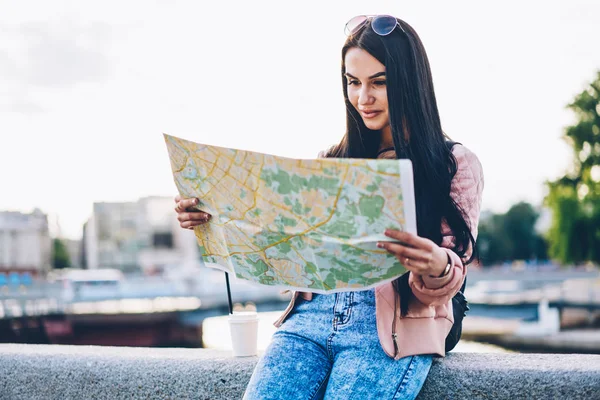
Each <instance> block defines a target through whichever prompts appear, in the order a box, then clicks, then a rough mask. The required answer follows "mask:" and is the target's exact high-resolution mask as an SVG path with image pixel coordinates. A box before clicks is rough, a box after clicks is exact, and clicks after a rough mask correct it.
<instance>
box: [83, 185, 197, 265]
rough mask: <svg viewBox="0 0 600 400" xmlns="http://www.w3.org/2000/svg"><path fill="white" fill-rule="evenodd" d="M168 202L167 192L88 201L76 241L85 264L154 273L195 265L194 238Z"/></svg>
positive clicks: (195, 244)
mask: <svg viewBox="0 0 600 400" xmlns="http://www.w3.org/2000/svg"><path fill="white" fill-rule="evenodd" d="M173 206H174V203H173V199H172V198H171V197H158V196H152V197H144V198H141V199H139V200H138V201H136V202H122V203H105V202H101V203H94V205H93V212H92V216H91V217H90V219H89V220H88V221H87V223H86V224H85V226H84V234H83V240H82V249H83V250H82V251H83V252H84V254H83V255H82V259H83V260H84V263H85V266H86V268H89V269H97V268H116V269H119V270H121V271H123V272H125V273H136V272H143V273H144V274H146V275H154V274H162V273H164V272H166V270H167V269H172V270H176V269H182V268H186V267H188V268H196V267H201V266H202V265H203V264H202V261H201V257H200V254H199V251H198V245H197V241H196V237H195V236H194V233H193V232H192V231H190V230H186V229H182V228H181V227H180V226H179V222H178V221H177V219H176V218H175V213H174V212H173Z"/></svg>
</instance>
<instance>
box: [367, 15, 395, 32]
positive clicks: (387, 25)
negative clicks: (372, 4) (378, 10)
mask: <svg viewBox="0 0 600 400" xmlns="http://www.w3.org/2000/svg"><path fill="white" fill-rule="evenodd" d="M397 23H398V21H397V20H396V18H394V17H392V16H391V15H380V16H377V17H375V18H373V21H371V28H373V31H374V32H375V33H376V34H378V35H381V36H385V35H389V34H390V33H392V31H393V30H394V28H396V24H397Z"/></svg>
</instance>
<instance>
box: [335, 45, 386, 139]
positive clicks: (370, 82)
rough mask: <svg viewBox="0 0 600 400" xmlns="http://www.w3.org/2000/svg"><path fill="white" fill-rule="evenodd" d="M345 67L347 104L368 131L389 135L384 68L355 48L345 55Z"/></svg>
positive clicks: (368, 55)
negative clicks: (348, 101)
mask: <svg viewBox="0 0 600 400" xmlns="http://www.w3.org/2000/svg"><path fill="white" fill-rule="evenodd" d="M344 63H345V66H346V73H345V75H346V79H347V80H348V99H349V100H350V103H351V104H352V105H353V106H354V108H356V110H357V111H358V112H359V114H360V115H361V117H362V119H363V121H364V123H365V125H366V127H367V128H369V129H373V130H381V131H382V132H383V133H384V135H385V134H386V133H387V134H389V133H390V117H389V113H388V99H387V89H386V84H385V66H384V65H383V64H382V63H380V62H379V61H378V60H377V59H376V58H375V57H373V56H372V55H370V54H369V53H368V52H366V51H365V50H362V49H359V48H357V47H353V48H351V49H349V50H348V51H347V52H346V57H345V60H344ZM386 131H387V132H386Z"/></svg>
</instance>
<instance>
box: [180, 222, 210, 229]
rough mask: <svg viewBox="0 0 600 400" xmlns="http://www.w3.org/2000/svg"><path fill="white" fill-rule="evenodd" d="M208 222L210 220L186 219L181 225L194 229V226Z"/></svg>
mask: <svg viewBox="0 0 600 400" xmlns="http://www.w3.org/2000/svg"><path fill="white" fill-rule="evenodd" d="M207 222H208V221H196V220H190V221H184V222H182V223H180V224H179V226H181V227H182V228H185V229H194V227H196V226H200V225H203V224H205V223H207Z"/></svg>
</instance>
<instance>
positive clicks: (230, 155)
mask: <svg viewBox="0 0 600 400" xmlns="http://www.w3.org/2000/svg"><path fill="white" fill-rule="evenodd" d="M164 137H165V141H166V145H167V149H168V153H169V159H170V162H171V169H172V172H173V178H174V181H175V184H176V186H177V189H178V191H179V194H180V195H181V196H182V197H186V198H191V197H196V198H198V199H200V204H199V205H198V206H197V208H198V209H199V210H202V211H205V212H207V213H210V214H211V215H212V219H211V220H210V222H209V223H206V224H203V225H201V226H200V227H197V228H196V229H195V233H196V237H197V239H198V243H199V245H200V248H201V252H202V257H203V259H204V261H205V262H206V263H207V265H208V266H211V267H215V268H219V269H222V270H224V271H227V272H229V273H231V274H234V275H235V276H236V277H237V278H241V279H246V280H249V281H253V282H256V283H259V284H263V285H269V286H279V287H283V288H286V289H292V290H302V291H309V292H315V293H331V292H339V291H349V290H364V289H367V288H370V287H374V286H376V285H378V284H381V283H383V282H385V281H390V280H392V279H395V278H396V277H398V276H400V275H401V274H402V273H404V272H405V268H404V267H403V266H402V265H401V264H400V263H399V262H398V260H397V259H396V258H395V257H394V256H392V255H390V254H388V253H387V252H386V251H385V250H382V249H378V248H377V246H376V244H377V241H389V240H390V239H389V238H387V237H386V236H384V235H383V232H384V230H385V229H386V228H392V229H398V230H403V231H408V232H412V233H416V217H415V202H414V188H413V175H412V165H411V163H410V161H409V160H367V159H331V158H326V159H325V158H321V159H311V160H305V159H292V158H285V157H278V156H274V155H269V154H262V153H258V152H251V151H243V150H236V149H230V148H223V147H217V146H209V145H204V144H199V143H194V142H191V141H188V140H184V139H180V138H176V137H174V136H169V135H164Z"/></svg>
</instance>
